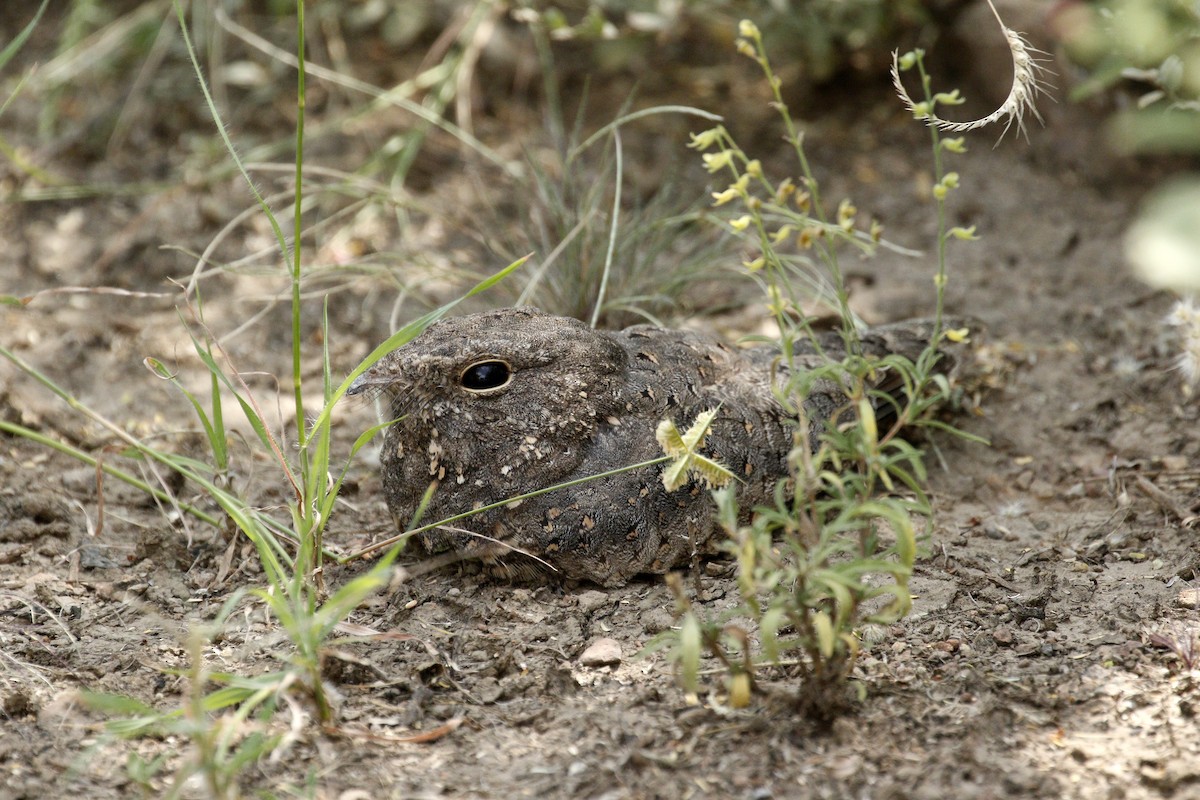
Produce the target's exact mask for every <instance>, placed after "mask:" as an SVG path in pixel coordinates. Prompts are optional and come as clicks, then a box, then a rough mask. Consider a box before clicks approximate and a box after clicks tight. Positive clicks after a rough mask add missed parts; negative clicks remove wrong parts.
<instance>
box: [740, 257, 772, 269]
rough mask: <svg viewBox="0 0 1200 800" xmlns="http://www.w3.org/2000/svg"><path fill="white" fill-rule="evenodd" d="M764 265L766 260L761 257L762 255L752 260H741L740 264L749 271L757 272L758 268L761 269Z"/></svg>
mask: <svg viewBox="0 0 1200 800" xmlns="http://www.w3.org/2000/svg"><path fill="white" fill-rule="evenodd" d="M766 265H767V260H766V259H765V258H763V257H762V256H759V257H758V258H756V259H754V260H753V261H743V262H742V266H743V267H745V268H746V269H748V270H750V271H751V272H758V271H759V270H760V269H762V268H763V267H765V266H766Z"/></svg>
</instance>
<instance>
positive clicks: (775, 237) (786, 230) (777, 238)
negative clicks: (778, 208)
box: [771, 225, 796, 244]
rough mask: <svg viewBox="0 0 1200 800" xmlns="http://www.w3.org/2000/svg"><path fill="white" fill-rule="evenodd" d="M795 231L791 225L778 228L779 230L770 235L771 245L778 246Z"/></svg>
mask: <svg viewBox="0 0 1200 800" xmlns="http://www.w3.org/2000/svg"><path fill="white" fill-rule="evenodd" d="M795 230H796V229H795V228H793V227H792V226H791V225H784V226H783V227H782V228H780V229H779V230H777V231H775V232H774V233H773V234H771V244H779V243H780V242H782V241H783V240H784V239H786V238H788V237H789V236H791V235H792V232H793V231H795Z"/></svg>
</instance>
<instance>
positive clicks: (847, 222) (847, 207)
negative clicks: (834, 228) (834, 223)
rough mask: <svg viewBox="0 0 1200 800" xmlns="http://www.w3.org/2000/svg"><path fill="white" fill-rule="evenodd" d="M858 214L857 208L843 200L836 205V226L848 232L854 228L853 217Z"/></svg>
mask: <svg viewBox="0 0 1200 800" xmlns="http://www.w3.org/2000/svg"><path fill="white" fill-rule="evenodd" d="M857 213H858V208H857V207H856V206H855V205H854V203H851V202H850V201H849V200H843V201H842V202H841V203H839V204H838V210H837V220H838V225H840V226H842V230H847V231H848V230H850V229H851V228H853V227H854V215H855V214H857Z"/></svg>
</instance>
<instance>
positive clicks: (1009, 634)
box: [992, 625, 1016, 647]
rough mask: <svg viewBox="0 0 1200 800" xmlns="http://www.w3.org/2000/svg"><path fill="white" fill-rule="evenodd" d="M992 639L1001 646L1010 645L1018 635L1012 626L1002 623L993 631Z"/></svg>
mask: <svg viewBox="0 0 1200 800" xmlns="http://www.w3.org/2000/svg"><path fill="white" fill-rule="evenodd" d="M992 640H993V641H994V642H995V643H996V644H998V645H1000V646H1001V647H1008V646H1010V645H1011V644H1012V643H1013V642H1014V641H1015V640H1016V636H1015V635H1014V634H1013V629H1012V628H1010V627H1008V626H1007V625H1001V626H1000V627H998V628H996V629H995V630H994V631H992Z"/></svg>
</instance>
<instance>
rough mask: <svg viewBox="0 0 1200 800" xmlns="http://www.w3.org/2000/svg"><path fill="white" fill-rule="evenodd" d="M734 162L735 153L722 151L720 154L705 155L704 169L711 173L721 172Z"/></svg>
mask: <svg viewBox="0 0 1200 800" xmlns="http://www.w3.org/2000/svg"><path fill="white" fill-rule="evenodd" d="M732 162H733V152H732V151H731V150H722V151H721V152H719V153H705V154H704V168H705V169H707V170H708V171H709V172H720V171H721V170H723V169H725V167H728V166H729V165H730V164H731V163H732Z"/></svg>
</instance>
